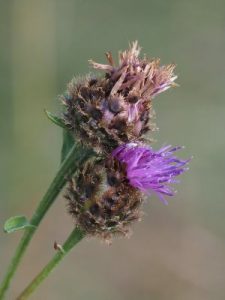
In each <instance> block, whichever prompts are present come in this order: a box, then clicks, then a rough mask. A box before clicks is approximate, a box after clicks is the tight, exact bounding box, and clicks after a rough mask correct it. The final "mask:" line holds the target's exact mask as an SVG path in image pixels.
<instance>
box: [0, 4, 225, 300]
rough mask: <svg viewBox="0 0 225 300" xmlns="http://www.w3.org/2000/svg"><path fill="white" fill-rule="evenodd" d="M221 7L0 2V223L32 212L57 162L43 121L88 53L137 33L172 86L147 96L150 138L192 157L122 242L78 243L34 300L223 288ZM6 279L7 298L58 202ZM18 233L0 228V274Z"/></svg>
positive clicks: (23, 278)
mask: <svg viewBox="0 0 225 300" xmlns="http://www.w3.org/2000/svg"><path fill="white" fill-rule="evenodd" d="M224 29H225V2H224V1H223V0H215V1H210V0H190V1H185V0H170V1H166V0H154V1H153V0H150V1H149V0H140V1H133V0H130V1H129V0H122V1H119V0H114V1H107V0H106V1H103V0H95V1H91V0H65V1H60V0H48V1H44V0H39V1H35V0H20V1H18V0H17V1H13V0H10V1H4V0H0V43H1V48H0V105H1V108H0V125H1V126H0V134H1V148H0V169H1V173H0V199H1V202H0V220H1V222H0V223H1V224H2V226H3V224H4V221H5V220H6V219H7V218H8V217H9V216H11V215H14V214H15V215H20V214H22V215H23V214H26V215H31V213H32V211H33V210H34V207H35V206H36V205H37V202H38V201H39V199H40V197H41V196H42V195H43V193H44V191H45V190H46V188H47V186H48V184H49V182H50V180H51V178H52V177H53V175H54V174H55V172H56V170H57V167H58V165H59V161H60V148H61V144H62V130H61V129H60V128H59V127H57V126H54V124H52V123H51V122H49V120H48V119H47V118H46V115H45V114H44V109H48V110H49V111H52V112H54V113H57V112H58V111H60V109H61V105H60V103H59V101H58V99H57V95H59V94H61V93H63V91H64V89H65V86H66V84H67V82H68V81H69V80H70V79H71V78H72V77H73V76H74V75H77V74H85V73H87V72H90V68H89V66H88V64H87V60H88V59H90V58H93V59H95V60H96V61H99V62H100V61H104V60H105V57H104V52H106V51H107V50H111V51H112V52H113V54H114V55H117V51H118V50H120V49H125V48H126V47H127V45H128V43H129V42H131V41H133V40H135V39H138V40H139V42H140V44H141V46H142V47H143V52H144V53H146V54H148V55H151V56H153V57H160V58H161V59H162V63H169V62H175V63H176V64H177V73H178V75H179V78H178V83H179V84H180V87H179V88H177V89H172V90H169V91H168V92H166V93H164V94H163V95H160V96H158V97H157V98H156V99H155V100H154V101H155V110H156V116H157V125H158V127H159V128H160V131H159V132H157V134H155V135H154V137H155V138H156V139H157V143H156V146H157V145H161V144H163V143H171V144H181V145H185V146H186V150H185V151H183V153H181V155H182V156H186V157H189V156H191V155H194V158H193V160H192V162H191V164H190V171H189V172H188V173H186V174H185V175H184V176H182V180H181V184H180V185H179V186H178V187H177V189H178V194H177V195H176V197H175V198H174V199H171V200H170V203H169V206H168V207H164V206H162V204H161V203H160V202H159V201H158V200H157V199H156V198H153V199H151V200H150V201H149V202H150V203H146V204H145V212H146V215H145V216H144V218H143V222H142V223H139V224H137V225H136V226H135V227H134V233H135V234H134V235H133V236H132V238H131V239H130V240H118V241H115V243H113V245H112V246H111V247H107V246H104V245H102V244H101V243H99V241H95V240H91V241H88V242H82V243H81V244H80V245H79V246H78V247H77V249H76V250H75V251H74V252H73V254H72V255H71V256H70V257H68V258H67V260H66V261H65V262H64V263H63V264H62V265H61V266H60V267H59V269H58V272H57V271H56V272H55V273H54V274H53V276H52V277H51V278H49V279H48V280H47V281H46V283H45V284H44V285H43V286H42V287H41V288H40V290H39V291H38V292H37V293H36V294H34V296H33V297H32V299H54V300H57V299H89V298H91V299H93V300H94V299H98V300H100V299H107V300H108V299H109V300H110V299H117V300H124V299H129V300H133V299H134V300H136V299H140V300H145V299H146V300H147V299H148V300H149V299H154V300H162V299H173V300H176V299H177V300H180V299H182V300H195V299H196V300H201V299H204V300H211V299H217V300H219V299H224V295H225V287H224V280H225V241H224V236H225V218H224V215H225V201H224V199H225V185H224V178H225V160H224V156H225V155H224V153H225V142H224V129H225V121H224V120H225V118H224V113H225V102H224V98H225V89H224V80H225V60H224V53H225V35H224ZM47 219H48V220H45V221H44V224H43V225H42V227H41V229H40V231H39V233H38V234H37V235H36V237H35V239H34V243H33V245H32V246H31V247H30V251H28V253H27V255H26V257H25V259H24V261H23V262H24V265H23V266H22V267H21V268H20V270H19V272H18V274H17V276H16V278H15V281H14V283H13V286H12V291H11V292H10V294H9V296H8V297H9V298H8V299H14V298H15V295H16V294H17V293H18V292H19V291H21V289H22V287H23V286H24V285H25V284H26V283H27V282H28V281H29V280H30V278H31V277H33V276H34V274H36V273H37V272H38V271H39V270H40V266H42V265H44V263H45V262H47V260H48V259H49V258H50V257H51V256H52V255H53V252H54V249H53V243H54V241H55V240H57V241H59V242H61V241H63V240H64V239H65V238H66V236H67V234H68V232H69V231H70V228H71V226H72V221H71V220H70V217H69V216H67V215H66V208H65V203H64V201H63V199H62V198H61V199H59V201H58V202H57V204H56V205H55V206H54V207H53V208H52V210H51V211H50V213H49V215H48V218H47ZM19 237H20V233H16V234H14V235H8V236H6V235H4V233H3V232H2V233H1V234H0V262H1V268H0V279H1V278H2V274H3V272H4V270H5V268H6V266H7V264H8V262H9V260H10V258H11V255H12V253H13V252H14V249H15V246H16V244H17V242H18V239H19Z"/></svg>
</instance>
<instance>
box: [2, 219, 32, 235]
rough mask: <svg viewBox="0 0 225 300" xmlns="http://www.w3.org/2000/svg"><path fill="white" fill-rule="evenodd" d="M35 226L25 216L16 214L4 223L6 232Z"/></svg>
mask: <svg viewBox="0 0 225 300" xmlns="http://www.w3.org/2000/svg"><path fill="white" fill-rule="evenodd" d="M28 227H29V228H30V227H35V226H34V225H32V224H30V222H29V221H28V220H27V218H26V217H25V216H15V217H11V218H9V219H8V220H7V221H6V222H5V224H4V231H5V232H6V233H11V232H14V231H17V230H21V229H25V228H28Z"/></svg>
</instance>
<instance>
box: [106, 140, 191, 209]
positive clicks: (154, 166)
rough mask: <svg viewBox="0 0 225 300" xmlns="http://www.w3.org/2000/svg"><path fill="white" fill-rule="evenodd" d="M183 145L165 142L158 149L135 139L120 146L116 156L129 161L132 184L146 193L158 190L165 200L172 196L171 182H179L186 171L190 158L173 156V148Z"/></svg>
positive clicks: (125, 161)
mask: <svg viewBox="0 0 225 300" xmlns="http://www.w3.org/2000/svg"><path fill="white" fill-rule="evenodd" d="M180 149H182V147H174V148H172V147H171V146H165V147H162V148H161V149H159V150H158V151H153V149H152V148H150V147H148V146H145V145H138V144H134V143H129V144H125V145H122V146H119V147H118V148H116V149H115V150H114V151H113V153H112V154H113V156H114V157H115V158H117V159H118V160H119V161H120V162H121V163H124V164H125V165H126V176H127V178H128V180H129V183H130V185H131V186H133V187H135V188H138V189H140V190H141V191H143V192H144V193H147V194H149V195H150V194H151V193H156V194H157V195H158V197H159V199H160V200H161V201H163V203H164V204H167V201H166V200H165V198H164V195H167V196H173V195H174V190H173V188H172V187H171V186H169V184H170V183H178V181H177V179H175V177H177V176H178V175H180V174H181V173H183V172H184V171H186V170H187V169H188V168H187V166H186V165H187V163H188V162H189V160H182V159H179V158H178V157H176V156H174V152H175V151H177V150H180Z"/></svg>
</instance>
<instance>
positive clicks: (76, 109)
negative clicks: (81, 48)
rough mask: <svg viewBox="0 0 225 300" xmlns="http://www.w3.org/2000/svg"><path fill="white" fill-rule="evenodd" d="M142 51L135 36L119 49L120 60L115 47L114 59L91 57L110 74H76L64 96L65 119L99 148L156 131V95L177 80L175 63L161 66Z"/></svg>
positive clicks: (106, 148) (95, 65) (106, 149)
mask: <svg viewBox="0 0 225 300" xmlns="http://www.w3.org/2000/svg"><path fill="white" fill-rule="evenodd" d="M139 54H140V47H139V46H138V43H137V42H134V43H133V44H132V45H131V46H130V48H129V49H128V50H126V51H124V52H122V53H120V54H119V65H118V66H115V65H114V61H113V58H112V55H111V54H110V53H107V55H106V57H107V59H108V62H109V64H108V65H103V64H98V63H95V62H93V61H90V63H91V65H92V67H93V68H94V69H97V70H101V71H104V72H105V76H104V77H103V78H102V77H91V76H87V77H86V78H85V79H83V80H78V81H77V80H72V81H71V82H70V83H69V85H68V90H67V92H66V94H65V95H64V96H62V100H63V103H64V105H65V107H66V111H65V114H64V123H65V124H66V126H67V127H68V129H70V130H71V131H72V132H73V133H74V134H75V136H76V137H77V138H78V139H79V140H80V141H81V142H82V143H84V144H86V145H88V146H91V147H94V148H95V150H97V151H98V152H107V153H110V152H111V151H112V150H113V149H114V148H115V147H117V146H118V145H121V144H123V143H128V142H130V141H136V140H140V138H141V137H142V136H143V135H144V134H145V133H147V132H148V131H151V130H152V131H153V130H154V129H155V125H154V124H153V122H152V121H153V115H154V112H153V109H152V98H153V97H154V96H156V95H157V94H159V93H161V92H163V91H165V90H167V89H168V88H169V87H171V86H174V85H175V84H174V80H175V79H176V76H175V75H174V74H173V70H174V65H167V66H160V65H159V59H147V58H146V57H144V58H140V57H139Z"/></svg>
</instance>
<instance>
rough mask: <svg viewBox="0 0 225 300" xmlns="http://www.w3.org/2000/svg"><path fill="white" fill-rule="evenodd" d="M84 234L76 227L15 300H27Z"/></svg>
mask: <svg viewBox="0 0 225 300" xmlns="http://www.w3.org/2000/svg"><path fill="white" fill-rule="evenodd" d="M84 236H85V233H84V231H82V230H81V229H80V228H78V227H76V228H75V229H74V230H73V231H72V233H71V234H70V236H69V237H68V239H67V240H66V242H65V243H64V245H63V246H62V249H61V250H58V253H57V254H56V255H55V256H54V257H53V258H52V259H51V260H50V262H49V263H48V264H47V265H46V266H45V267H44V268H43V269H42V271H41V272H40V273H39V274H38V275H37V276H36V277H35V278H34V279H33V281H32V282H31V283H30V284H29V285H28V286H27V288H26V289H25V290H24V291H23V292H22V293H21V294H20V296H19V297H18V298H17V299H16V300H25V299H27V298H28V297H29V296H30V295H31V294H32V293H33V292H34V290H36V288H37V287H38V286H39V285H40V284H41V282H42V281H43V280H44V279H45V278H46V277H48V275H49V274H50V273H51V271H52V270H53V269H54V268H55V267H56V266H57V265H58V263H59V262H60V261H61V260H62V259H63V258H64V257H65V256H66V254H68V252H69V251H70V250H71V249H72V248H73V247H74V246H75V245H76V244H77V243H78V242H79V241H80V240H82V239H83V238H84Z"/></svg>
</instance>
